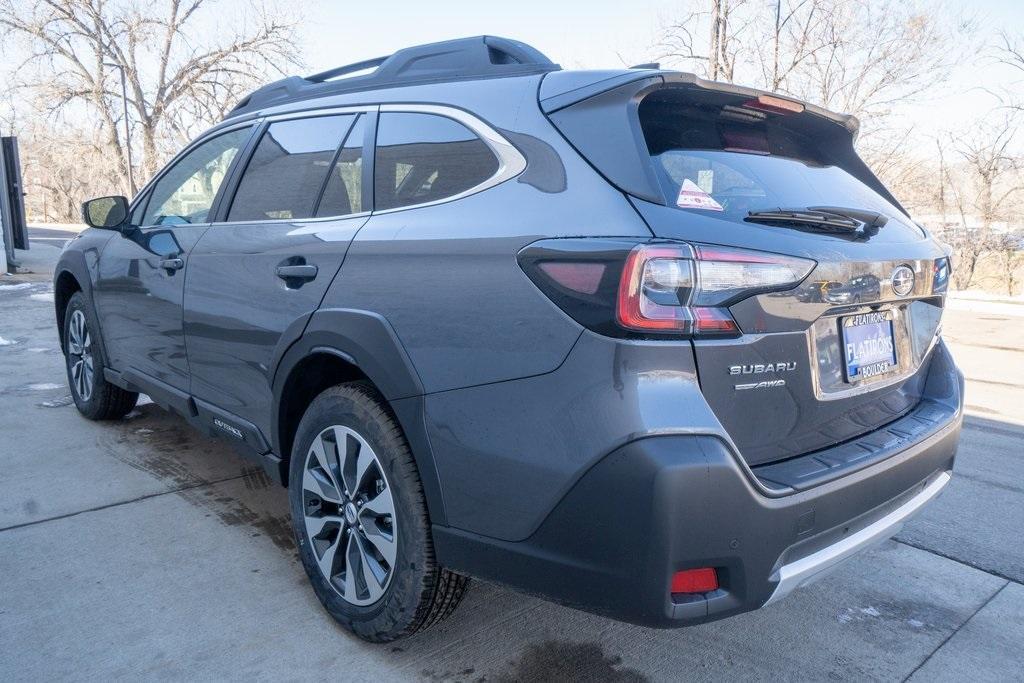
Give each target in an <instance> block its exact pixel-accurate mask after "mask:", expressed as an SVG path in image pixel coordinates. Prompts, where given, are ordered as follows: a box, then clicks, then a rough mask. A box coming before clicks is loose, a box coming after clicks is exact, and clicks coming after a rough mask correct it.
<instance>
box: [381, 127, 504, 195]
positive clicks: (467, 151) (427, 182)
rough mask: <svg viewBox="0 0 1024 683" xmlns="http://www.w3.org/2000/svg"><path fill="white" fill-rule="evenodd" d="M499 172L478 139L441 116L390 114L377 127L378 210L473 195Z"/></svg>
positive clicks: (495, 158) (489, 150) (490, 154)
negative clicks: (460, 195)
mask: <svg viewBox="0 0 1024 683" xmlns="http://www.w3.org/2000/svg"><path fill="white" fill-rule="evenodd" d="M497 171H498V159H497V157H496V156H495V155H494V152H492V151H491V149H490V147H488V146H487V144H486V143H485V142H484V141H483V140H481V139H480V138H479V137H477V135H476V133H474V132H473V131H471V130H470V129H469V128H467V127H466V126H464V125H462V124H461V123H459V122H458V121H455V120H454V119H450V118H448V117H445V116H439V115H436V114H423V113H412V112H408V113H407V112H385V113H383V114H381V115H380V121H379V122H378V124H377V149H376V153H375V158H374V181H373V185H374V208H375V209H378V210H381V209H395V208H399V207H403V206H413V205H417V204H427V203H430V202H435V201H439V200H442V199H446V198H448V197H453V196H455V195H457V194H460V193H462V192H465V191H466V190H470V189H472V188H474V187H476V186H477V185H480V184H481V183H483V182H485V181H486V180H488V179H489V178H490V177H491V176H493V175H494V174H495V173H497Z"/></svg>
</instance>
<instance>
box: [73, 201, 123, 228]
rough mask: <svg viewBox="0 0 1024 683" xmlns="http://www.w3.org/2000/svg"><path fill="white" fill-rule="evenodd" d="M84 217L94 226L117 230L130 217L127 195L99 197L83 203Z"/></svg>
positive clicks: (89, 224)
mask: <svg viewBox="0 0 1024 683" xmlns="http://www.w3.org/2000/svg"><path fill="white" fill-rule="evenodd" d="M82 219H83V220H84V221H85V224H86V225H88V226H89V227H92V228H101V229H103V230H117V229H118V228H120V227H121V226H122V225H124V222H125V221H126V220H127V219H128V200H127V199H126V198H125V197H121V196H117V197H98V198H96V199H90V200H88V201H87V202H84V203H83V204H82Z"/></svg>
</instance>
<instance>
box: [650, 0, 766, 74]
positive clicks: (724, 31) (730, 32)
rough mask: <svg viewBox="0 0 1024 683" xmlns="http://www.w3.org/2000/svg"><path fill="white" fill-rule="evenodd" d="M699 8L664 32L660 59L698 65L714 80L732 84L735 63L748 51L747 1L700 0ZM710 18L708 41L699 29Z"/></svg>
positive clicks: (658, 46)
mask: <svg viewBox="0 0 1024 683" xmlns="http://www.w3.org/2000/svg"><path fill="white" fill-rule="evenodd" d="M695 4H699V5H706V8H698V9H694V10H693V11H691V12H689V13H688V14H687V15H685V16H683V17H682V18H681V19H678V20H675V21H671V22H669V23H668V24H666V26H665V27H664V28H663V29H662V32H661V40H660V42H659V43H658V45H657V46H656V48H655V49H656V50H657V51H658V59H659V60H660V59H666V60H672V61H684V62H689V61H693V62H698V63H701V64H702V65H703V71H704V74H705V75H706V76H707V77H708V78H710V79H711V80H714V81H717V80H722V81H732V80H733V79H734V78H735V72H736V64H737V61H738V60H739V59H741V53H742V52H743V51H744V50H745V49H746V47H745V45H746V43H745V41H744V38H743V34H744V33H745V32H746V30H747V29H748V28H749V21H747V20H745V19H743V18H742V13H743V10H744V7H745V6H746V5H747V4H748V0H706V1H705V0H701V2H699V3H695ZM705 17H706V18H707V22H708V26H707V34H706V35H707V40H706V41H704V40H703V39H701V38H700V37H698V34H697V32H696V31H697V29H698V28H699V27H700V25H701V24H702V23H703V21H704V19H705Z"/></svg>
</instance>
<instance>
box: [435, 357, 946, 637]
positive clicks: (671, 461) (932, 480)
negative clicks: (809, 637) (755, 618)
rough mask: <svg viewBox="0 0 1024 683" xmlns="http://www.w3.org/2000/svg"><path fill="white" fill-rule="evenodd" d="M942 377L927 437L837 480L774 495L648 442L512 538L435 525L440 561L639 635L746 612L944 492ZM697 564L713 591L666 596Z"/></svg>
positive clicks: (720, 461)
mask: <svg viewBox="0 0 1024 683" xmlns="http://www.w3.org/2000/svg"><path fill="white" fill-rule="evenodd" d="M944 360H948V358H946V359H944ZM933 369H937V368H933ZM944 369H945V370H946V373H944V374H945V382H944V384H945V386H944V387H942V388H943V389H946V390H947V391H948V393H946V392H943V393H946V395H945V398H946V399H947V400H946V401H943V402H942V405H943V407H944V408H945V410H943V411H941V415H938V416H937V418H936V420H935V422H934V424H933V425H931V428H929V429H928V430H927V433H926V434H924V435H921V436H920V438H917V439H905V440H903V441H902V442H901V443H900V444H899V447H898V448H896V449H891V450H889V451H888V452H887V453H886V454H885V455H886V457H884V458H883V459H871V458H869V459H868V461H866V462H862V463H854V464H850V466H849V468H845V467H844V468H842V470H843V471H842V473H841V476H830V477H829V478H825V479H821V480H820V481H821V482H822V483H818V484H816V485H814V486H809V487H801V488H800V489H794V488H787V489H786V490H785V491H784V492H783V491H780V490H779V489H778V488H777V487H774V486H773V483H772V482H770V481H761V480H759V479H758V478H757V477H756V476H755V474H754V471H753V470H751V469H750V468H749V467H747V466H746V465H745V464H744V463H743V461H742V459H741V458H740V457H739V456H738V455H737V454H736V453H735V452H734V451H733V450H732V449H731V448H730V446H729V445H728V444H727V443H726V442H725V441H723V440H722V439H721V438H719V437H717V436H712V435H696V434H674V435H663V436H650V437H646V438H641V439H638V440H636V441H633V442H631V443H628V444H626V445H625V446H622V447H620V448H618V449H617V450H615V451H614V452H612V453H611V454H609V455H608V456H606V457H605V458H603V459H601V460H600V461H599V462H598V463H597V464H596V465H594V466H593V467H592V468H590V470H588V471H587V473H586V474H585V475H583V477H582V478H581V479H580V480H579V481H578V482H577V483H576V484H575V485H574V486H573V487H572V489H570V491H569V492H568V493H567V494H566V496H565V497H564V498H563V499H562V500H561V501H560V502H559V504H558V505H557V506H556V507H555V508H554V509H553V510H552V512H551V513H550V514H549V515H548V516H547V517H546V519H545V520H544V521H543V523H542V524H541V525H540V526H539V527H538V528H537V530H536V531H535V532H534V533H533V534H532V535H530V536H529V537H528V538H527V539H525V540H523V541H518V542H515V541H502V540H497V539H494V538H490V537H486V536H481V535H477V534H473V533H470V532H467V531H462V530H457V529H452V528H449V527H435V528H434V536H435V546H436V551H437V556H438V559H439V561H440V562H441V563H442V564H444V565H446V566H448V567H451V568H452V569H454V570H456V571H460V572H463V573H467V574H470V575H473V576H477V577H480V578H484V579H487V580H492V581H496V582H499V583H505V584H508V585H511V586H512V587H515V588H517V589H520V590H524V591H526V592H528V593H532V594H536V595H539V596H541V597H544V598H546V599H549V600H552V601H555V602H559V603H563V604H568V605H570V606H574V607H577V608H580V609H584V610H587V611H591V612H595V613H599V614H603V615H606V616H610V617H613V618H616V619H620V620H624V621H630V622H633V623H637V624H642V625H646V626H655V627H673V626H682V625H687V624H695V623H702V622H706V621H712V620H716V619H721V618H723V617H727V616H731V615H734V614H738V613H740V612H745V611H749V610H753V609H757V608H759V607H761V606H763V605H765V604H768V603H769V602H774V601H776V600H779V599H780V598H782V597H784V596H785V595H787V594H788V593H790V592H791V591H792V590H794V589H795V588H797V587H799V586H801V585H804V584H806V583H808V582H810V581H811V580H813V579H815V578H817V577H819V576H821V575H822V574H823V573H824V572H826V571H828V570H830V569H832V568H834V567H835V566H837V565H838V564H840V563H841V562H842V561H844V560H846V559H848V558H849V557H851V556H853V555H855V554H857V553H858V552H859V551H861V550H864V549H866V548H868V547H870V546H872V545H873V544H876V543H879V542H881V541H883V540H885V539H886V538H888V537H889V536H891V535H892V534H894V533H896V531H898V529H899V528H900V526H901V525H902V524H903V523H904V522H906V520H908V519H909V518H910V517H912V516H913V515H914V514H915V513H917V512H918V511H919V510H920V509H922V507H923V506H924V505H926V504H927V503H928V502H929V501H931V500H932V499H934V498H935V496H937V495H938V494H939V492H941V490H942V489H943V487H944V486H945V485H946V484H947V483H948V482H949V480H950V473H951V471H952V468H953V462H954V459H955V456H956V450H957V445H958V441H959V435H960V427H961V421H962V412H961V405H962V400H961V398H960V397H961V395H962V385H961V383H960V382H959V381H957V379H958V373H957V372H956V370H955V368H953V367H952V365H951V363H950V365H949V366H948V367H947V368H944ZM807 457H815V458H820V457H821V455H820V454H818V455H815V456H807ZM697 567H715V568H716V569H717V572H718V577H719V583H720V588H719V590H717V591H714V592H712V593H706V594H702V595H691V596H680V595H677V596H672V595H671V594H670V590H669V589H670V584H671V578H672V575H673V574H674V573H675V572H677V571H680V570H683V569H690V568H697Z"/></svg>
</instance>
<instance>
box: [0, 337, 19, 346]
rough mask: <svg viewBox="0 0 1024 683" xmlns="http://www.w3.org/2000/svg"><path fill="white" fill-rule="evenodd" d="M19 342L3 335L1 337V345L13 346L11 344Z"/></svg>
mask: <svg viewBox="0 0 1024 683" xmlns="http://www.w3.org/2000/svg"><path fill="white" fill-rule="evenodd" d="M17 343H18V342H16V341H13V340H11V339H4V338H3V337H0V346H11V345H13V344H17Z"/></svg>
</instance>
